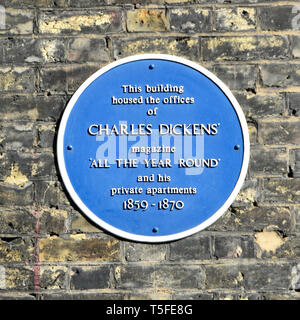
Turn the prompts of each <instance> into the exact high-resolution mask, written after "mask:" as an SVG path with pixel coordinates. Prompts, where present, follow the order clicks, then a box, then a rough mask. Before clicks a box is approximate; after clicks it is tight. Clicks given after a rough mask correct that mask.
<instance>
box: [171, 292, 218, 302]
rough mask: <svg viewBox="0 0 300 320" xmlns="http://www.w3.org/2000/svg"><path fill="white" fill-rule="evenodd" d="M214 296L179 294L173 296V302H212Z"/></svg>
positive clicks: (208, 294)
mask: <svg viewBox="0 0 300 320" xmlns="http://www.w3.org/2000/svg"><path fill="white" fill-rule="evenodd" d="M213 298H214V296H213V294H212V293H191V292H185V293H183V292H180V293H176V294H173V296H172V299H173V300H213Z"/></svg>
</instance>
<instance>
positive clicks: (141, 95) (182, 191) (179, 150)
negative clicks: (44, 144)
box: [57, 54, 249, 242]
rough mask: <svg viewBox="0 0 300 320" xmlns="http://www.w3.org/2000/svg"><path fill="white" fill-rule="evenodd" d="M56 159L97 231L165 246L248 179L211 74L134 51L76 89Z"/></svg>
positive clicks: (220, 86) (212, 217) (233, 123)
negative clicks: (99, 229) (159, 243)
mask: <svg viewBox="0 0 300 320" xmlns="http://www.w3.org/2000/svg"><path fill="white" fill-rule="evenodd" d="M57 157H58V164H59V169H60V172H61V176H62V179H63V182H64V184H65V186H66V189H67V191H68V192H69V194H70V196H71V197H72V199H73V200H74V202H75V203H76V205H77V206H78V207H79V208H80V209H81V210H82V211H83V212H84V213H85V214H86V215H87V216H88V217H89V218H90V219H91V220H92V221H94V222H95V223H96V224H97V225H99V226H100V227H102V228H104V229H106V230H107V231H109V232H111V233H113V234H115V235H118V236H120V237H123V238H126V239H131V240H135V241H142V242H165V241H171V240H175V239H180V238H183V237H186V236H189V235H191V234H193V233H196V232H198V231H200V230H203V229H204V228H206V227H208V226H209V225H211V224H212V223H213V222H215V221H216V220H217V219H218V218H219V217H220V216H221V215H222V214H223V213H224V212H225V211H226V210H227V209H228V207H229V206H230V205H231V203H232V202H233V201H234V199H235V197H236V196H237V194H238V192H239V190H240V188H241V186H242V183H243V181H244V179H245V176H246V173H247V167H248V162H249V137H248V129H247V123H246V120H245V117H244V114H243V112H242V110H241V108H240V106H239V104H238V102H237V100H236V99H235V98H234V96H233V95H232V93H231V92H230V90H229V89H228V88H227V87H226V86H225V84H224V83H223V82H221V81H220V80H219V79H218V78H217V77H216V76H214V75H213V74H212V73H211V72H209V71H208V70H206V69H205V68H203V67H200V66H199V65H198V64H196V63H193V62H191V61H188V60H185V59H182V58H178V57H174V56H169V55H158V54H151V55H138V56H133V57H129V58H125V59H121V60H119V61H117V62H114V63H111V64H109V65H107V66H106V67H104V68H102V69H101V70H99V71H98V72H96V73H95V74H93V75H92V76H91V77H90V78H89V79H87V80H86V81H85V82H84V83H83V84H82V86H81V87H80V88H79V89H78V90H77V92H76V93H75V94H74V96H73V97H72V99H71V100H70V102H69V104H68V106H67V108H66V110H65V112H64V114H63V117H62V120H61V123H60V127H59V132H58V139H57Z"/></svg>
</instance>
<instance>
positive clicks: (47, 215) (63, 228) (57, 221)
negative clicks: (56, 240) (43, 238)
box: [38, 208, 67, 235]
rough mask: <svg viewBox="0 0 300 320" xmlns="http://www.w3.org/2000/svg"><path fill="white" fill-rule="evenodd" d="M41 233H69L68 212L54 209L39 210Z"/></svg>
mask: <svg viewBox="0 0 300 320" xmlns="http://www.w3.org/2000/svg"><path fill="white" fill-rule="evenodd" d="M38 211H39V232H40V233H41V234H45V233H46V234H56V235H57V234H61V233H66V232H67V225H66V224H67V212H66V211H65V210H57V209H53V208H45V209H44V208H43V209H38Z"/></svg>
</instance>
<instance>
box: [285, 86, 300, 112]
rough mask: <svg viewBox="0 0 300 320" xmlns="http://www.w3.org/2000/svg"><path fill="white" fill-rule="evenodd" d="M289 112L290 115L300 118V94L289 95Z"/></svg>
mask: <svg viewBox="0 0 300 320" xmlns="http://www.w3.org/2000/svg"><path fill="white" fill-rule="evenodd" d="M287 99H288V111H289V114H290V115H293V116H296V117H299V116H300V93H298V92H297V93H288V94H287Z"/></svg>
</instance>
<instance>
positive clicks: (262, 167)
mask: <svg viewBox="0 0 300 320" xmlns="http://www.w3.org/2000/svg"><path fill="white" fill-rule="evenodd" d="M287 163H288V154H287V151H286V149H285V148H272V149H267V148H263V147H256V148H252V149H251V154H250V164H249V170H250V174H251V175H257V174H259V175H260V174H261V175H273V176H283V175H287V173H288V171H287V167H288V164H287Z"/></svg>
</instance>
